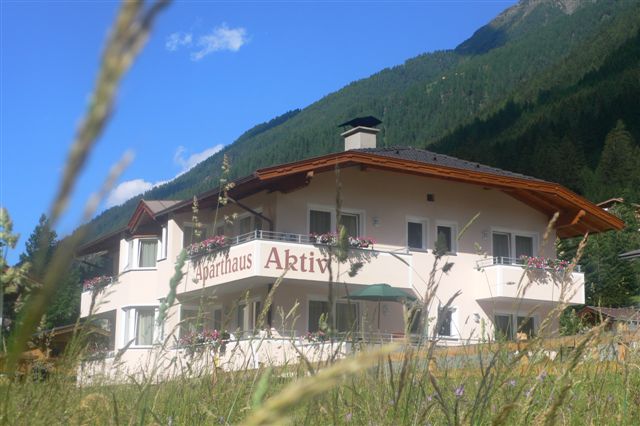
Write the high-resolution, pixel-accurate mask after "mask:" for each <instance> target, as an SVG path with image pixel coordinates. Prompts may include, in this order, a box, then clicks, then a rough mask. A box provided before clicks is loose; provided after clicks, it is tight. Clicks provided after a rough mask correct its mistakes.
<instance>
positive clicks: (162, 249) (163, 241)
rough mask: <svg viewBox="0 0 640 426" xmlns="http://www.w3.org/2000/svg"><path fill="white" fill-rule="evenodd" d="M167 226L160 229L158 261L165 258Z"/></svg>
mask: <svg viewBox="0 0 640 426" xmlns="http://www.w3.org/2000/svg"><path fill="white" fill-rule="evenodd" d="M167 247H168V244H167V226H166V225H165V226H163V227H162V238H161V240H160V256H159V259H166V258H167Z"/></svg>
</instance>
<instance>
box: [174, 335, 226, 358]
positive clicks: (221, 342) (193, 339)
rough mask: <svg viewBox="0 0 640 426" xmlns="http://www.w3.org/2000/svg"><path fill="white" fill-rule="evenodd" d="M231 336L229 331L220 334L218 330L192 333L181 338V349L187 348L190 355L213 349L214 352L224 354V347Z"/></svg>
mask: <svg viewBox="0 0 640 426" xmlns="http://www.w3.org/2000/svg"><path fill="white" fill-rule="evenodd" d="M229 338H230V334H229V333H228V332H227V331H224V332H222V333H221V332H219V331H218V330H202V331H197V332H190V333H187V335H185V336H182V337H180V341H179V344H180V347H182V348H185V351H186V353H187V354H188V355H193V354H195V353H196V352H202V351H203V350H205V349H207V348H211V349H213V350H214V352H218V350H220V352H224V346H225V345H226V343H227V342H228V341H229Z"/></svg>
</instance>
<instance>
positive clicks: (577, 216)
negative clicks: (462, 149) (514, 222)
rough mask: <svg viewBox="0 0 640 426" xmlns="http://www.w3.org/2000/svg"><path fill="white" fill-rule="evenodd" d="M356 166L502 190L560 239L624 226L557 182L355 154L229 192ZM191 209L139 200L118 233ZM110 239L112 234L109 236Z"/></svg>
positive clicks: (261, 177)
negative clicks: (548, 221) (546, 221)
mask: <svg viewBox="0 0 640 426" xmlns="http://www.w3.org/2000/svg"><path fill="white" fill-rule="evenodd" d="M355 166H359V167H361V168H363V169H366V168H371V169H377V170H385V171H391V172H394V173H404V174H410V175H417V176H424V177H431V178H436V179H444V180H450V181H455V182H463V183H467V184H472V185H478V186H481V187H488V188H494V189H497V190H500V191H503V192H504V193H505V194H508V195H509V196H511V197H513V198H514V199H516V200H519V201H521V202H523V203H525V204H527V205H529V206H531V207H532V208H534V209H536V210H538V211H540V212H542V213H543V214H545V215H546V216H547V217H548V218H551V217H553V215H554V214H555V213H556V212H557V213H559V217H558V219H557V220H556V223H555V229H556V233H557V235H558V237H560V238H569V237H576V236H582V235H584V234H586V233H597V232H604V231H609V230H620V229H622V228H623V227H624V222H623V221H622V220H621V219H619V218H618V217H617V216H614V215H613V214H611V213H608V212H607V211H605V210H604V209H602V208H600V207H598V206H597V205H595V204H594V203H592V202H590V201H589V200H587V199H585V198H584V197H581V196H580V195H578V194H576V193H574V192H572V191H570V190H569V189H567V188H565V187H563V186H562V185H559V184H556V183H552V182H546V181H542V180H538V179H533V178H531V179H527V178H526V177H516V176H505V175H500V174H493V173H487V172H481V171H474V170H467V169H459V168H454V167H447V166H441V165H434V164H429V163H424V162H420V161H413V160H407V159H402V158H396V157H388V156H383V155H376V154H374V153H370V152H359V151H344V152H337V153H333V154H328V155H323V156H320V157H313V158H309V159H306V160H301V161H295V162H292V163H286V164H281V165H278V166H272V167H266V168H262V169H258V170H256V171H255V172H254V173H253V174H251V175H249V176H246V177H243V178H241V179H237V180H235V181H234V182H233V184H234V185H233V188H231V189H230V190H229V191H228V193H229V196H231V197H233V198H234V199H237V200H239V199H242V198H245V197H248V196H250V195H253V194H256V193H258V192H261V191H265V190H266V191H281V192H290V191H293V190H295V189H297V188H300V187H303V186H304V185H306V184H308V183H309V181H310V179H311V178H312V177H313V175H314V174H315V173H321V172H325V171H330V170H334V169H336V168H346V167H355ZM220 192H221V191H220V190H219V189H214V190H210V191H207V192H205V193H202V194H200V195H199V196H198V197H197V198H198V202H199V205H200V208H201V209H206V208H215V206H216V205H217V203H218V197H219V195H220ZM192 205H193V201H192V200H184V201H180V202H174V203H173V204H172V205H171V206H168V207H167V208H165V209H162V210H156V211H154V210H153V209H151V208H150V207H149V205H148V204H147V203H146V202H145V201H144V200H141V201H140V203H139V204H138V206H137V207H136V210H135V211H134V213H133V215H132V216H131V220H130V221H129V223H128V225H127V227H126V228H125V229H122V230H119V231H117V233H121V232H123V231H125V232H126V231H128V232H132V231H133V230H134V229H135V227H136V226H137V224H138V223H139V222H140V220H141V219H142V218H143V217H145V216H147V217H148V218H150V219H152V220H157V219H158V218H159V217H160V216H162V215H165V214H168V213H179V212H185V211H188V210H190V209H191V207H192ZM112 235H113V234H110V236H112ZM103 239H104V238H103ZM101 240H102V239H101ZM96 242H98V241H94V242H92V243H90V244H87V245H85V246H83V248H87V247H89V246H94V243H96Z"/></svg>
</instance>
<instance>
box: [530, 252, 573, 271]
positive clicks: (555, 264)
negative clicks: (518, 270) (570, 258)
mask: <svg viewBox="0 0 640 426" xmlns="http://www.w3.org/2000/svg"><path fill="white" fill-rule="evenodd" d="M520 260H521V262H522V265H523V266H524V267H525V268H526V269H547V270H552V271H555V272H560V271H563V270H565V269H566V268H567V267H568V266H569V262H567V261H566V260H560V259H550V258H547V257H541V256H520Z"/></svg>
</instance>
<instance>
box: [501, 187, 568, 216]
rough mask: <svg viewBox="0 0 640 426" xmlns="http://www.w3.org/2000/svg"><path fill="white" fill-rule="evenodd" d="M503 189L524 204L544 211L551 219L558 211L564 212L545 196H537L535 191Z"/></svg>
mask: <svg viewBox="0 0 640 426" xmlns="http://www.w3.org/2000/svg"><path fill="white" fill-rule="evenodd" d="M502 191H503V192H504V193H506V194H507V195H509V196H511V197H513V198H515V199H516V200H518V201H520V202H522V203H524V204H527V205H529V206H532V207H533V208H535V209H536V210H538V211H540V212H542V213H544V214H545V215H546V216H547V217H548V218H549V219H551V217H552V216H553V215H554V214H555V213H556V212H559V213H561V214H562V209H561V208H560V207H559V206H557V205H554V204H551V203H550V202H548V201H546V200H545V199H544V198H541V197H537V196H536V195H535V194H534V193H531V192H530V191H524V190H521V189H515V190H508V189H503V190H502Z"/></svg>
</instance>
